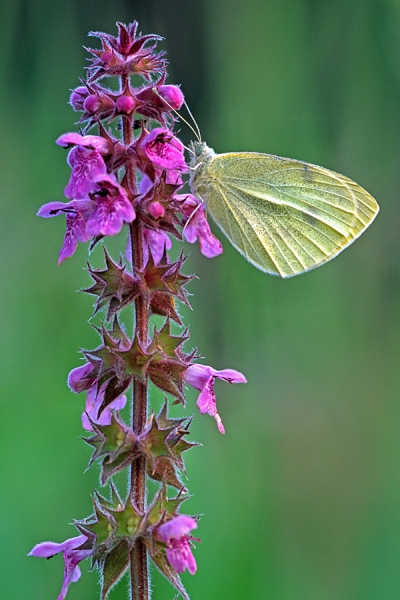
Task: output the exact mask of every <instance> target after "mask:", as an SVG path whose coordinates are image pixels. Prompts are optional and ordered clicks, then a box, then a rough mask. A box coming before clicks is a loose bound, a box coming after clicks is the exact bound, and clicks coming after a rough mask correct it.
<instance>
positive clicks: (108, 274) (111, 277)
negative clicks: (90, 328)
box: [81, 247, 143, 321]
mask: <svg viewBox="0 0 400 600" xmlns="http://www.w3.org/2000/svg"><path fill="white" fill-rule="evenodd" d="M103 250H104V257H105V262H106V269H103V270H102V269H92V267H91V266H90V264H89V263H88V267H87V271H88V273H89V275H90V276H91V277H92V279H93V280H94V282H95V283H94V285H93V286H92V287H90V288H86V289H84V290H81V291H82V292H86V293H87V294H93V295H95V296H98V299H97V300H96V303H95V308H94V314H96V313H97V312H98V311H99V310H100V309H101V308H104V307H107V305H108V309H107V316H106V319H107V321H109V320H110V319H111V318H112V317H113V315H115V314H116V313H117V312H118V311H120V310H121V309H122V308H123V307H124V306H126V305H127V304H130V303H132V302H134V300H135V298H137V296H138V295H139V294H140V293H141V292H142V289H143V283H142V281H141V279H140V278H134V277H132V275H129V274H128V273H126V272H125V268H126V266H125V265H123V264H122V260H121V259H120V262H119V264H117V263H115V262H114V261H113V260H112V258H111V257H110V255H109V254H108V252H107V250H106V248H105V247H103Z"/></svg>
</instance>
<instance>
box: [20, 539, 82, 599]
mask: <svg viewBox="0 0 400 600" xmlns="http://www.w3.org/2000/svg"><path fill="white" fill-rule="evenodd" d="M86 541H87V537H86V536H85V535H79V536H78V537H74V538H70V539H69V540H66V541H65V542H63V543H62V544H56V543H55V542H42V543H41V544H37V545H36V546H35V547H34V548H32V550H31V551H30V552H29V554H28V556H38V557H39V558H51V557H52V556H54V555H55V554H59V553H60V552H62V553H63V557H64V581H63V584H62V588H61V592H60V593H59V595H58V598H57V600H64V598H65V596H66V595H67V592H68V588H69V584H70V583H73V582H75V581H78V579H79V578H80V576H81V570H80V568H79V567H78V563H80V562H81V560H84V559H85V558H88V557H89V556H91V554H92V550H79V546H82V545H83V544H84V543H85V542H86Z"/></svg>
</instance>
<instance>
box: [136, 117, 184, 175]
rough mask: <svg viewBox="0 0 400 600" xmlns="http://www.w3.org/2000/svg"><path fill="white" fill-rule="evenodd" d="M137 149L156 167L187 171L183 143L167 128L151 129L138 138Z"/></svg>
mask: <svg viewBox="0 0 400 600" xmlns="http://www.w3.org/2000/svg"><path fill="white" fill-rule="evenodd" d="M137 151H138V153H139V154H140V156H142V157H143V158H145V159H147V160H149V161H150V162H151V163H152V164H153V166H154V167H156V168H157V167H158V168H159V169H166V170H168V169H178V170H179V171H183V172H186V171H187V165H186V162H185V157H184V155H183V151H184V148H183V145H182V144H181V142H180V141H179V140H178V139H177V138H176V137H174V136H173V134H172V133H171V132H170V131H168V129H163V128H162V127H156V128H155V129H153V130H152V131H151V132H150V133H148V134H147V135H146V136H145V137H144V138H143V139H142V140H140V142H139V144H138V146H137Z"/></svg>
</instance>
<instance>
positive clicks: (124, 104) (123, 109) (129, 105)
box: [116, 95, 135, 115]
mask: <svg viewBox="0 0 400 600" xmlns="http://www.w3.org/2000/svg"><path fill="white" fill-rule="evenodd" d="M116 105H117V109H118V112H120V113H125V114H126V115H129V114H130V113H131V112H133V110H134V108H135V101H134V99H133V98H132V96H126V95H123V96H120V97H119V98H118V99H117V102H116Z"/></svg>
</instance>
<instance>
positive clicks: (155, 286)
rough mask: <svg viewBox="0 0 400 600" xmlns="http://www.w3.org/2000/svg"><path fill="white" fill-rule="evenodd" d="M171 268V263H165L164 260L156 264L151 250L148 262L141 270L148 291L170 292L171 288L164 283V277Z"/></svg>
mask: <svg viewBox="0 0 400 600" xmlns="http://www.w3.org/2000/svg"><path fill="white" fill-rule="evenodd" d="M170 269H171V264H169V263H167V262H165V263H164V262H163V261H162V260H161V261H160V262H159V263H158V265H156V264H155V262H154V259H153V256H152V254H151V252H149V258H148V261H147V264H146V266H145V267H144V269H143V271H142V272H141V275H142V277H143V281H144V282H145V283H146V286H147V290H148V292H150V293H152V292H160V291H161V292H170V288H169V287H168V286H167V285H166V284H165V283H164V279H163V278H164V276H165V274H166V273H167V272H168V271H169V270H170Z"/></svg>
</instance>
